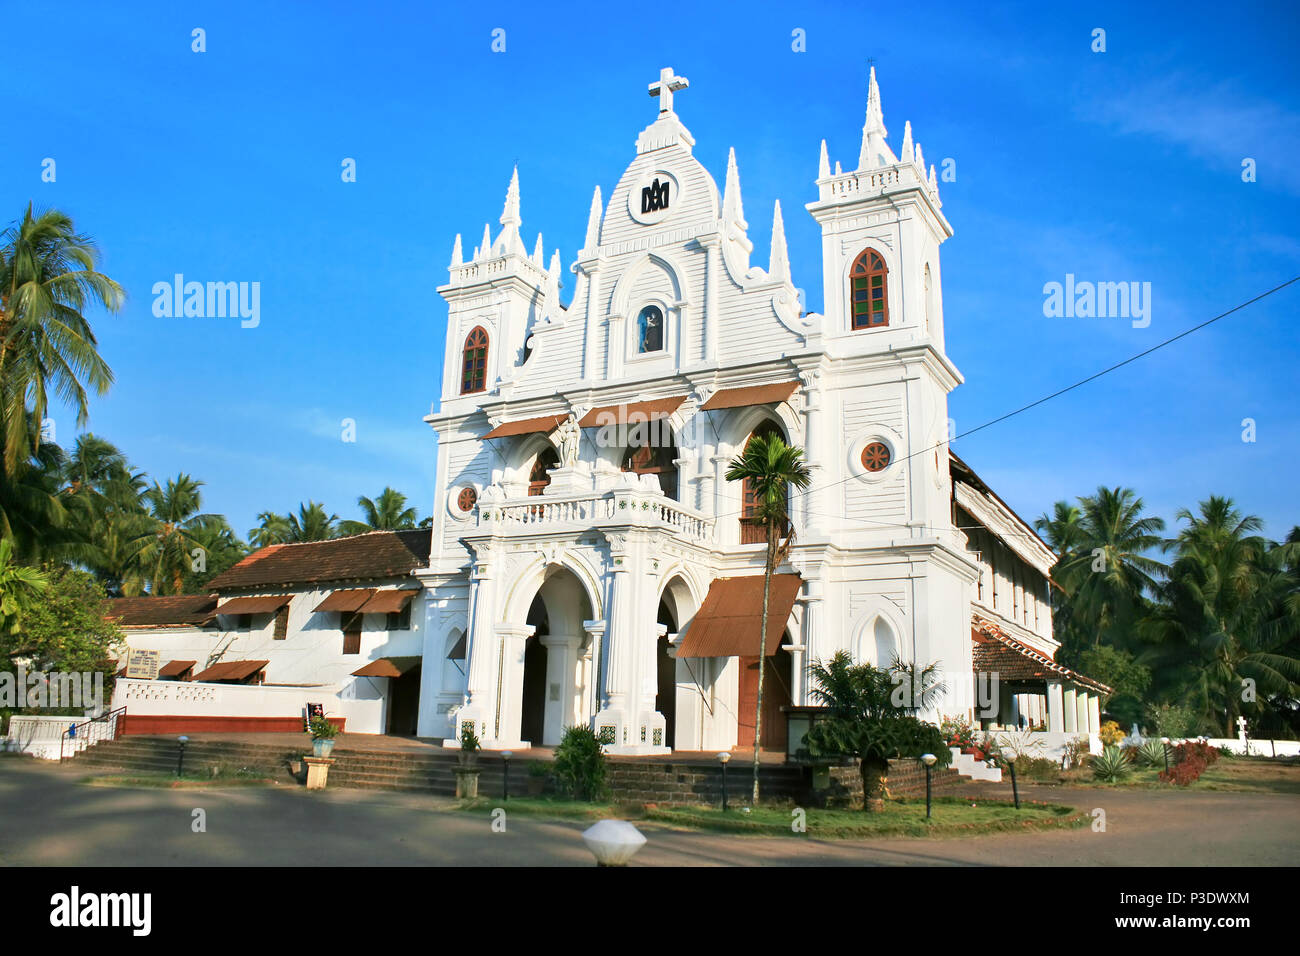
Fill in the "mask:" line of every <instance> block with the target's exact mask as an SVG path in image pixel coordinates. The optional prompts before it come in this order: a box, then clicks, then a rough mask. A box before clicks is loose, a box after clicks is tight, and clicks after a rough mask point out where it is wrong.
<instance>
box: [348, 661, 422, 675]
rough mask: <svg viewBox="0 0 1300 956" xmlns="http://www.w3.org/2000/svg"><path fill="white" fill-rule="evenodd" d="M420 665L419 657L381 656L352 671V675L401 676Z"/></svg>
mask: <svg viewBox="0 0 1300 956" xmlns="http://www.w3.org/2000/svg"><path fill="white" fill-rule="evenodd" d="M419 666H420V658H419V657H381V658H379V660H377V661H371V662H370V663H369V664H367V665H366V666H365V667H362V668H359V669H358V670H354V671H353V672H352V676H353V677H401V676H402V675H403V674H405V673H407V672H409V671H412V670H414V669H415V668H417V667H419Z"/></svg>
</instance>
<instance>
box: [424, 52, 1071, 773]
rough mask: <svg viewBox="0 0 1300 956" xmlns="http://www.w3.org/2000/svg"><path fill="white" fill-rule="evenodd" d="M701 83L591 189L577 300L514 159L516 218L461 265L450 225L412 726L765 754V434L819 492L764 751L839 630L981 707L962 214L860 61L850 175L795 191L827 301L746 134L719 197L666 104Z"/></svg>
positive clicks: (1046, 650)
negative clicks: (763, 199)
mask: <svg viewBox="0 0 1300 956" xmlns="http://www.w3.org/2000/svg"><path fill="white" fill-rule="evenodd" d="M687 85H688V84H687V81H686V80H685V79H683V78H681V77H678V76H676V75H674V74H673V72H672V70H670V69H668V70H664V71H663V72H662V74H661V77H660V79H659V81H658V82H656V83H653V84H651V85H650V94H651V96H652V97H654V98H655V104H654V105H655V106H656V107H657V109H656V110H655V113H656V115H655V116H654V117H653V122H651V123H650V125H648V126H647V127H646V128H645V129H643V130H642V131H641V133H640V135H639V136H638V137H637V140H636V152H635V155H634V156H633V158H632V160H631V162H630V164H629V165H628V167H627V168H626V170H624V172H623V174H622V176H621V177H620V178H619V180H618V182H617V184H616V185H615V186H614V189H613V191H612V192H611V193H610V194H609V196H608V197H605V196H603V195H602V193H601V190H600V188H599V187H597V188H596V191H595V195H594V196H593V198H592V203H591V208H590V212H589V218H588V224H587V230H586V239H585V242H584V244H583V248H582V249H581V250H580V251H579V253H578V256H577V261H576V262H575V263H574V264H573V266H572V272H573V274H574V276H575V277H576V282H575V287H574V292H573V296H572V298H571V301H570V302H569V303H568V305H567V306H566V305H564V304H562V303H561V301H560V296H559V285H560V257H559V253H558V252H554V253H552V255H551V258H550V262H549V264H547V263H546V259H545V254H544V249H543V245H542V240H541V237H540V236H538V237H537V242H536V245H535V246H534V248H533V250H532V252H531V253H530V252H529V251H528V248H527V245H526V244H525V241H524V239H523V236H522V234H521V231H520V230H521V225H522V219H521V214H520V210H521V198H520V196H521V190H520V184H519V179H518V172H517V170H516V173H515V175H514V177H512V179H511V181H510V184H509V188H508V191H507V195H506V201H505V209H504V211H503V213H502V215H501V217H500V229H499V230H498V231H496V232H495V234H494V232H493V230H491V229H489V228H488V227H484V233H483V239H482V241H481V243H480V244H479V245H478V246H476V247H475V248H474V249H473V250H471V251H470V252H468V253H467V252H465V251H464V250H463V247H462V242H461V239H460V237H459V236H457V238H456V242H455V245H454V249H453V253H452V261H451V264H450V270H449V271H450V276H449V279H448V281H447V283H446V284H445V285H443V286H441V287H440V288H439V289H438V291H439V293H440V294H441V295H442V297H443V298H444V299H445V300H446V302H447V304H448V308H449V313H448V320H447V332H446V335H447V339H446V362H445V365H444V368H443V375H442V394H441V400H440V403H439V410H438V411H436V412H435V413H433V414H431V415H429V416H428V417H427V419H426V421H427V422H428V423H429V424H430V425H431V426H432V427H433V429H434V430H435V431H436V432H437V436H438V443H439V454H438V465H437V469H438V470H437V486H436V498H435V504H434V514H435V519H434V527H433V539H432V545H431V553H430V561H429V566H428V568H426V569H423V570H421V571H419V572H417V577H418V578H419V579H420V581H421V583H422V584H423V586H424V588H425V590H426V593H427V595H428V602H427V614H428V617H427V619H426V624H425V628H424V633H425V642H426V643H425V646H424V660H425V667H424V670H423V674H424V677H423V686H422V688H421V704H420V720H419V727H420V734H421V736H434V737H442V738H444V739H445V741H446V743H447V744H448V745H451V746H455V741H456V738H457V737H458V736H459V735H460V734H461V733H462V732H463V731H465V730H473V731H474V732H475V733H476V734H477V736H478V737H479V738H480V740H481V741H482V742H483V744H484V746H486V747H489V748H497V749H510V748H520V747H523V746H527V745H528V744H530V743H531V744H533V745H547V746H549V745H553V744H555V743H557V742H558V740H559V739H560V736H561V734H562V732H563V729H564V728H565V727H568V726H572V725H583V726H591V727H592V728H593V729H595V730H596V732H597V733H598V734H599V735H600V736H601V738H602V740H604V741H605V743H606V744H607V745H608V749H609V750H610V751H612V752H616V753H632V754H635V753H664V752H668V751H669V750H670V749H675V750H690V751H694V750H714V749H727V748H730V747H733V746H738V745H739V746H746V745H749V744H752V741H753V736H754V716H753V711H754V701H755V697H756V692H757V667H756V664H757V659H758V654H759V649H758V648H759V633H758V632H759V629H760V625H759V623H758V617H757V615H758V614H759V612H760V611H761V599H762V598H761V596H762V569H763V562H764V552H765V549H764V545H763V543H762V538H761V532H760V531H759V529H757V528H756V526H755V525H754V524H753V523H752V521H751V520H750V519H749V518H748V515H749V514H750V513H751V512H752V502H751V501H749V500H747V499H748V497H749V496H748V495H747V489H746V487H745V486H744V484H743V483H741V482H729V481H727V480H726V479H725V477H724V476H725V473H726V471H727V467H728V463H729V462H730V461H731V460H732V459H733V458H735V457H736V456H737V455H739V454H740V453H741V452H742V451H743V449H744V447H745V445H746V443H747V442H748V440H749V439H750V437H751V436H753V435H755V434H758V433H762V432H765V431H775V432H777V433H779V434H780V435H781V436H782V437H783V438H784V439H785V440H786V441H787V442H788V443H790V444H793V445H796V446H799V447H800V448H802V449H803V450H804V452H805V455H806V459H807V462H808V464H809V466H810V468H811V471H812V482H811V485H810V488H809V490H808V491H807V492H806V493H796V494H793V495H792V496H791V505H790V512H791V520H792V524H793V528H794V531H795V533H796V537H795V541H794V544H793V547H792V549H791V551H790V554H789V558H788V561H787V563H786V564H785V565H784V566H783V567H782V568H780V569H779V573H778V574H777V576H776V577H775V579H774V583H773V588H772V617H773V619H774V620H773V623H772V627H771V629H770V630H769V633H768V634H767V635H765V636H764V641H765V647H764V653H765V654H766V655H767V656H768V659H769V667H768V668H767V670H768V673H769V677H768V678H767V681H766V682H765V684H764V697H765V699H766V701H767V703H766V704H765V707H764V720H763V724H764V731H763V734H762V736H763V738H764V745H765V746H771V747H776V748H779V747H780V746H781V745H782V743H783V742H784V738H783V734H784V730H785V728H784V720H783V717H782V715H781V707H782V706H784V705H794V706H798V705H806V704H809V703H811V702H812V701H811V699H810V693H809V692H810V680H809V673H808V670H809V666H810V664H811V663H812V662H813V661H815V660H818V659H821V660H825V659H828V658H829V657H830V656H831V655H832V654H833V653H834V652H835V651H836V650H840V649H844V650H847V651H849V652H850V653H851V654H852V655H853V657H854V658H855V659H856V660H860V661H870V662H872V663H875V664H877V665H882V666H883V665H888V664H889V663H890V661H891V660H892V659H893V657H894V656H895V655H897V656H898V657H899V658H900V659H901V660H903V661H906V662H917V663H919V664H920V665H922V666H924V665H926V664H930V663H936V664H938V665H939V666H940V668H941V669H942V671H943V672H944V674H945V675H946V676H947V677H948V679H947V680H946V683H947V685H948V691H947V695H946V696H945V697H944V698H943V700H942V701H941V703H940V704H939V705H938V709H939V710H941V711H942V712H943V713H955V714H967V715H971V714H973V713H974V712H975V707H976V704H977V701H976V696H977V693H978V690H977V687H976V682H975V681H974V679H973V675H974V670H975V667H974V660H973V653H974V651H973V647H974V643H973V641H972V620H973V618H972V615H973V613H974V612H975V611H976V610H977V609H978V608H979V606H980V597H979V595H980V593H982V590H981V581H982V580H986V579H988V578H989V576H990V574H992V573H994V572H993V571H992V569H990V567H989V566H988V563H987V561H986V560H985V558H984V557H983V555H982V554H981V553H980V552H978V551H975V550H972V546H971V543H970V539H969V538H968V536H967V532H966V531H964V530H963V529H961V528H960V527H958V525H957V524H956V522H955V517H956V514H957V509H956V507H955V505H954V485H953V473H952V469H953V465H952V459H951V458H950V453H949V450H948V447H947V440H948V434H949V431H948V394H949V393H950V392H951V391H952V390H953V389H954V388H955V387H956V386H957V385H958V384H960V383H961V381H962V377H961V373H960V372H959V371H958V370H957V368H956V366H955V365H954V364H953V363H952V361H951V360H950V359H949V358H948V356H947V354H946V352H945V348H944V311H943V296H942V283H941V271H940V256H939V248H940V246H941V245H942V243H943V242H944V240H945V239H947V238H948V237H949V236H951V235H952V228H951V226H950V225H949V224H948V221H947V220H946V219H945V218H944V214H943V212H942V205H941V202H940V197H939V191H938V187H937V184H936V181H935V175H934V169H933V167H931V168H930V169H929V170H928V171H927V169H926V167H925V165H924V159H923V156H922V152H921V148H920V145H919V144H915V143H913V140H912V133H911V127H910V124H909V125H908V126H907V127H906V129H905V132H904V135H903V139H902V143H901V146H900V148H899V149H898V151H897V152H895V150H894V149H893V148H891V147H890V145H889V144H888V142H887V140H886V135H887V134H886V128H885V125H884V119H883V114H882V110H881V102H880V93H879V89H878V87H877V83H876V78H875V72H874V70H872V72H871V76H870V81H869V91H868V98H867V109H866V123H865V125H864V127H863V131H862V139H861V148H860V151H859V154H858V155H857V156H856V157H854V159H853V161H852V162H850V163H848V165H849V167H850V168H848V169H844V168H843V164H842V163H841V162H840V161H836V162H834V163H833V164H832V162H831V159H830V157H829V156H828V152H827V149H826V144H825V141H823V143H822V147H821V157H820V165H819V169H818V175H817V177H816V182H815V195H814V198H813V199H812V201H811V202H809V203H808V204H807V207H806V208H807V211H808V213H809V214H810V215H812V216H813V218H814V219H815V220H816V221H817V222H818V224H819V225H820V226H821V230H822V281H823V301H824V303H825V306H824V312H823V313H821V314H815V313H807V312H805V311H804V309H803V308H802V306H801V300H802V297H801V295H800V293H799V292H798V290H797V289H796V288H795V286H794V284H793V282H792V280H791V271H790V263H789V258H788V254H787V250H786V241H785V234H784V226H783V220H782V210H781V208H780V204H779V203H778V204H777V205H776V206H775V208H774V209H773V210H772V221H773V228H772V240H771V249H770V252H769V255H768V256H767V257H766V263H765V265H762V266H760V265H757V264H755V263H754V262H753V259H754V258H755V255H754V249H753V244H752V243H751V242H750V240H749V239H748V236H747V229H748V226H747V221H746V215H745V211H744V206H743V203H742V199H741V188H740V176H739V171H738V166H737V163H736V158H735V154H734V151H733V152H732V153H731V155H730V157H729V159H728V163H727V168H726V174H725V180H724V182H723V184H722V187H721V188H719V186H718V183H717V182H716V181H715V179H714V178H713V176H711V175H710V173H709V171H708V170H707V169H706V168H705V166H704V165H703V164H702V163H701V162H700V161H699V160H698V159H697V158H696V157H695V155H694V147H695V140H694V138H693V136H692V134H691V132H690V131H689V130H688V129H687V127H686V126H685V124H684V123H683V120H682V118H681V117H680V116H679V115H678V110H677V104H678V103H680V102H681V100H682V99H683V98H684V97H683V91H684V90H685V89H686V88H687ZM984 497H985V498H987V496H984ZM988 500H989V501H990V502H991V499H988ZM995 510H998V511H999V517H998V520H1005V521H1006V523H1007V526H1008V529H1010V534H1011V535H1012V537H1015V536H1017V535H1018V536H1020V537H1021V538H1023V540H1024V541H1028V540H1029V539H1030V538H1032V540H1033V542H1034V544H1032V545H1027V544H1024V543H1023V542H1022V541H1019V540H1018V541H1016V542H1015V544H1016V546H1017V547H1016V550H1018V551H1021V552H1025V551H1028V552H1029V554H1028V557H1029V560H1026V559H1025V558H1024V557H1018V558H1017V560H1019V561H1020V562H1021V563H1022V564H1023V565H1024V567H1025V575H1024V577H1023V579H1018V583H1017V584H1015V585H1013V591H1014V593H1015V594H1017V595H1018V597H1017V598H1016V613H1017V614H1019V613H1021V608H1024V607H1031V608H1032V609H1033V610H1032V614H1033V616H1034V617H1033V620H1034V623H1033V624H1027V619H1026V621H1021V622H1018V623H1014V627H1015V629H1016V631H1017V633H1018V636H1019V638H1020V640H1021V641H1022V642H1023V643H1024V645H1026V646H1029V647H1032V648H1034V653H1037V654H1040V655H1041V656H1043V657H1045V658H1047V659H1049V660H1050V658H1051V657H1052V656H1053V655H1054V651H1055V647H1056V645H1055V642H1054V641H1053V640H1052V637H1051V615H1050V606H1049V604H1048V594H1047V577H1046V575H1047V569H1048V568H1050V566H1051V563H1052V561H1053V560H1054V558H1053V556H1052V554H1051V552H1050V551H1049V550H1048V549H1047V548H1046V547H1045V546H1043V545H1042V544H1041V542H1039V541H1038V540H1037V538H1036V536H1034V535H1033V531H1032V529H1030V528H1028V527H1027V526H1026V525H1024V523H1023V522H1021V521H1020V520H1019V519H1018V518H1015V517H1014V515H1013V514H1011V513H1010V511H1009V509H1005V507H1004V506H1002V507H1000V508H995ZM1003 511H1005V512H1006V514H1007V516H1004V515H1002V514H1001V512H1003ZM965 513H966V512H963V514H965ZM988 523H990V524H995V523H996V522H995V521H993V520H992V519H988ZM1012 526H1014V527H1012ZM985 530H987V529H985ZM998 530H999V531H1001V530H1004V529H998ZM994 537H995V538H998V540H1004V539H1005V540H1010V539H1007V538H1006V535H1005V534H1003V535H1002V536H1001V537H999V536H998V534H997V533H995V534H994ZM1009 553H1010V552H1009ZM1031 572H1032V573H1031ZM1031 577H1032V578H1033V580H1032V581H1031ZM986 586H987V585H986ZM985 603H987V602H985ZM986 616H991V617H996V616H997V612H996V611H995V610H993V609H987V610H986ZM1003 623H1004V625H1007V626H1012V623H1013V622H1007V621H1004V622H1003ZM434 661H441V662H443V665H442V666H437V667H435V666H430V664H431V662H434ZM954 675H955V677H956V679H952V678H953V676H954ZM1058 676H1059V675H1058ZM1042 696H1043V698H1044V701H1046V700H1047V698H1049V697H1050V694H1049V693H1044V694H1043V695H1042ZM1043 713H1044V716H1046V703H1044V705H1043ZM926 715H927V716H929V717H931V718H933V719H937V718H938V713H927V714H926Z"/></svg>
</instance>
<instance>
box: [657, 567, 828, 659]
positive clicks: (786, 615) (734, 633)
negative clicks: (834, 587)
mask: <svg viewBox="0 0 1300 956" xmlns="http://www.w3.org/2000/svg"><path fill="white" fill-rule="evenodd" d="M802 584H803V579H802V578H801V577H799V575H797V574H774V575H772V591H771V594H770V595H769V596H768V616H767V640H766V642H765V651H764V655H765V656H769V657H770V656H771V655H773V654H775V653H776V649H777V648H778V647H780V645H781V635H782V634H784V633H785V626H786V623H787V622H788V621H789V619H790V611H791V609H792V608H793V607H794V599H795V597H796V596H797V595H798V593H799V587H800V586H801V585H802ZM762 626H763V575H761V574H751V575H748V576H746V577H743V578H717V579H716V580H714V582H713V583H712V584H710V585H709V593H708V594H706V595H705V597H704V603H703V604H701V605H700V609H699V610H698V611H696V612H695V617H694V618H692V619H691V623H690V625H689V626H688V627H687V628H686V636H685V637H683V638H682V640H681V643H680V644H679V645H678V646H677V657H679V658H682V657H757V656H758V632H759V630H760V629H761V628H762Z"/></svg>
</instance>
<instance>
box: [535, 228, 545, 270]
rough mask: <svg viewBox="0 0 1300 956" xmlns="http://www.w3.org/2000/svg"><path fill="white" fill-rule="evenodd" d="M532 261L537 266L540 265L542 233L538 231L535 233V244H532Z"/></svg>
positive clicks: (541, 260) (539, 266)
mask: <svg viewBox="0 0 1300 956" xmlns="http://www.w3.org/2000/svg"><path fill="white" fill-rule="evenodd" d="M533 262H534V263H536V265H537V268H539V269H540V268H541V267H542V262H543V259H542V234H541V233H540V232H539V233H538V234H537V245H535V246H533Z"/></svg>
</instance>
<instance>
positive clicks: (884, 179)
mask: <svg viewBox="0 0 1300 956" xmlns="http://www.w3.org/2000/svg"><path fill="white" fill-rule="evenodd" d="M886 135H887V133H886V130H885V118H884V114H883V112H882V110H881V106H880V88H879V86H877V84H876V70H875V67H872V69H871V80H870V86H869V90H868V93H867V117H866V122H865V123H864V124H863V127H862V145H861V148H860V149H859V151H858V158H857V162H856V164H855V168H853V169H850V170H845V169H843V168H841V164H840V163H839V162H838V161H837V162H836V163H835V165H834V168H833V169H832V167H831V163H830V158H829V156H828V154H827V150H826V141H825V140H822V146H821V159H820V163H819V168H818V173H817V190H818V198H817V201H816V202H812V203H809V204H808V206H807V208H808V211H809V212H810V213H811V214H812V216H813V218H814V219H816V220H817V222H818V223H819V224H820V225H821V227H822V271H823V283H824V299H823V301H824V303H825V316H826V329H825V335H826V337H827V339H828V340H833V339H838V340H840V341H839V343H838V344H839V345H840V346H841V347H842V348H843V347H847V349H846V350H847V351H851V352H852V353H853V354H861V353H863V352H876V351H881V350H887V349H892V348H897V347H899V346H900V345H901V344H902V343H904V342H919V341H922V340H929V342H930V344H931V346H932V347H933V348H934V349H935V350H936V351H938V352H939V353H941V354H942V352H943V340H944V339H943V297H942V294H941V292H940V288H941V287H940V282H939V246H940V244H941V243H942V242H943V241H944V240H945V239H947V238H948V237H949V236H951V235H952V227H951V226H950V225H949V224H948V220H947V219H945V218H944V215H943V212H942V211H941V207H942V203H941V202H940V201H939V188H938V184H937V182H936V180H935V174H934V167H933V166H931V167H930V169H929V173H928V175H927V172H926V168H925V159H924V156H923V155H922V153H921V145H920V143H913V142H912V124H911V123H910V122H909V123H907V124H905V126H904V131H903V142H902V146H901V147H900V150H899V153H898V154H895V152H894V151H893V149H891V148H890V146H889V143H888V142H887V141H886V138H885V137H886ZM873 254H874V255H873Z"/></svg>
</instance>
